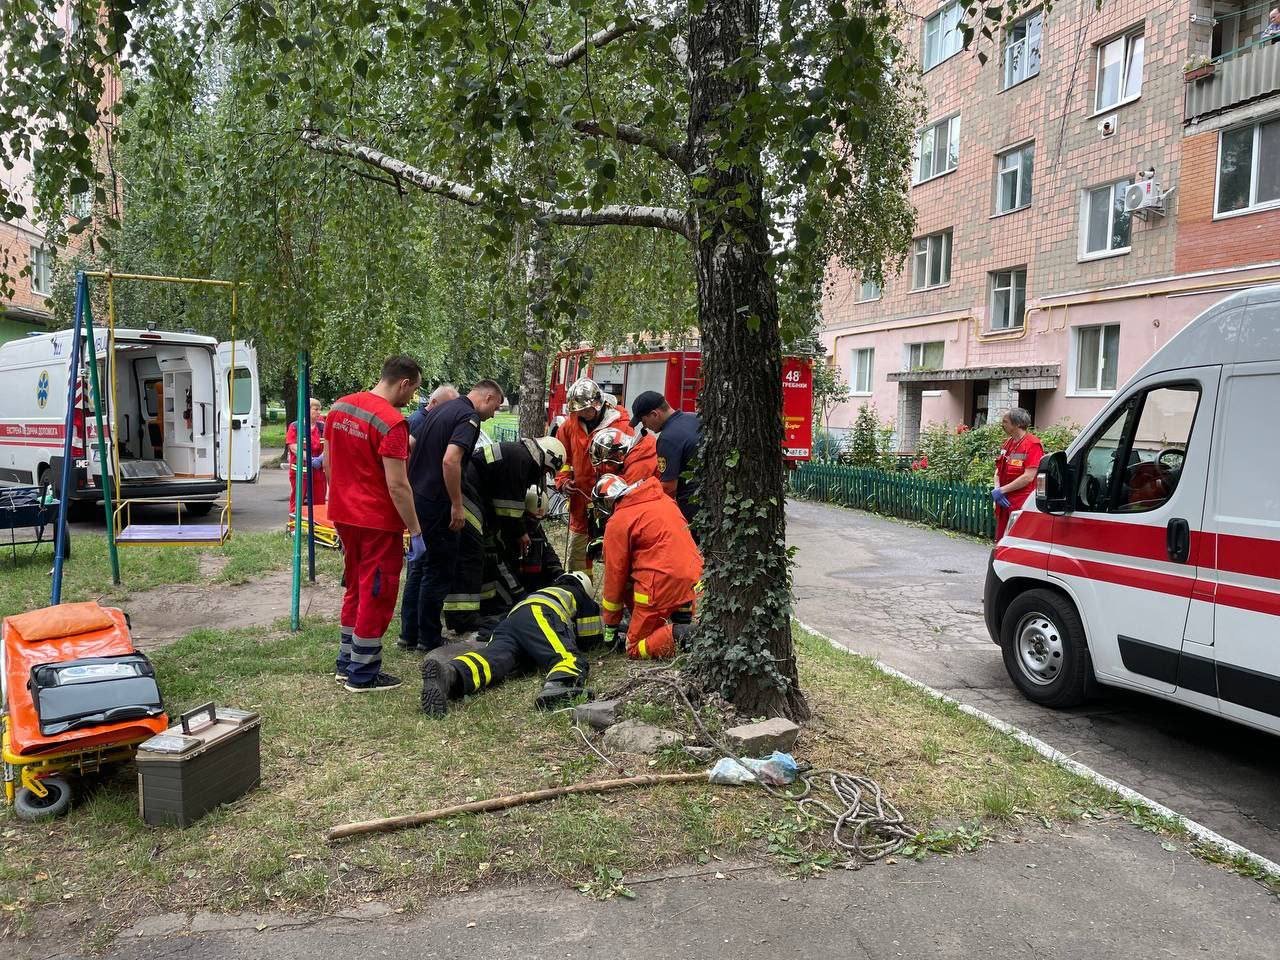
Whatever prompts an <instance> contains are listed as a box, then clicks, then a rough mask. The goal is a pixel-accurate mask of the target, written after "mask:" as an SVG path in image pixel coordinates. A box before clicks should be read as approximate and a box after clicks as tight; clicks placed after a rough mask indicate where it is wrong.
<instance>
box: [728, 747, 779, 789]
mask: <svg viewBox="0 0 1280 960" xmlns="http://www.w3.org/2000/svg"><path fill="white" fill-rule="evenodd" d="M798 769H799V768H798V767H797V766H796V761H795V757H793V756H791V754H789V753H782V752H780V751H778V750H775V751H774V752H773V755H772V756H770V757H766V758H765V759H762V760H756V759H752V758H751V757H743V758H742V762H741V763H739V762H738V761H737V760H734V759H732V758H730V757H722V758H721V759H720V760H719V761H717V762H716V765H715V766H714V767H712V768H711V782H712V783H723V784H727V785H729V786H733V787H740V786H743V785H745V784H748V783H755V782H756V781H757V780H758V781H760V782H761V783H764V784H767V785H769V786H771V787H783V786H786V785H787V784H788V783H791V782H792V781H793V780H795V778H796V773H797V771H798Z"/></svg>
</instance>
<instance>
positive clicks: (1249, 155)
mask: <svg viewBox="0 0 1280 960" xmlns="http://www.w3.org/2000/svg"><path fill="white" fill-rule="evenodd" d="M1277 202H1280V117H1272V118H1271V119H1269V120H1264V121H1262V122H1261V123H1252V124H1250V125H1249V126H1247V127H1236V128H1235V129H1234V130H1224V131H1223V132H1222V134H1221V136H1220V138H1219V141H1218V203H1217V207H1216V210H1217V212H1218V213H1235V212H1237V211H1240V210H1252V209H1254V208H1255V207H1270V206H1274V205H1275V204H1276V203H1277Z"/></svg>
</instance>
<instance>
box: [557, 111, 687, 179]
mask: <svg viewBox="0 0 1280 960" xmlns="http://www.w3.org/2000/svg"><path fill="white" fill-rule="evenodd" d="M573 129H575V130H577V131H578V132H579V133H581V134H585V135H586V136H589V137H607V138H609V139H611V140H618V141H620V142H622V143H629V144H631V145H632V146H636V147H648V148H649V149H650V150H652V151H653V152H654V153H656V154H658V155H659V156H660V157H665V158H666V159H667V160H670V161H671V162H672V163H674V164H675V165H676V166H677V167H679V168H680V169H681V170H683V171H684V172H685V173H688V172H689V169H690V166H691V164H690V163H689V153H688V151H686V150H685V149H684V147H681V146H677V145H676V144H673V143H667V142H666V141H665V140H662V139H661V138H659V137H655V136H653V135H652V134H649V133H646V132H645V131H644V129H643V128H642V127H637V126H634V125H632V124H630V123H619V124H617V125H616V126H615V127H614V128H613V132H612V133H609V132H607V131H606V129H605V126H604V124H602V123H601V122H600V121H599V120H575V121H574V123H573Z"/></svg>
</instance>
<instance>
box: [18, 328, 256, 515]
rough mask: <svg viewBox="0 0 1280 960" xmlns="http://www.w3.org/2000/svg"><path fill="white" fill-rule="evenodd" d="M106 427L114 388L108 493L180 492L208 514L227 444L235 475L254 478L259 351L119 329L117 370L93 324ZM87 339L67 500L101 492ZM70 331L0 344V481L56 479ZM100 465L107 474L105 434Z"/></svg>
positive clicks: (192, 507)
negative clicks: (114, 451)
mask: <svg viewBox="0 0 1280 960" xmlns="http://www.w3.org/2000/svg"><path fill="white" fill-rule="evenodd" d="M94 346H95V353H96V356H97V358H98V377H99V380H98V382H99V384H100V385H101V388H102V392H103V412H102V413H103V416H102V422H103V429H104V431H106V433H107V434H108V441H110V440H111V439H112V438H111V437H110V432H111V423H112V416H111V409H110V404H111V402H112V398H113V397H114V398H115V402H116V404H117V407H116V410H115V417H114V422H115V424H116V428H115V429H116V436H115V437H114V440H115V442H116V444H117V448H118V452H119V462H120V481H119V483H118V484H117V487H118V489H119V492H118V494H117V499H146V498H156V497H165V498H177V499H180V500H182V501H183V503H184V504H185V505H186V507H187V509H188V510H189V512H191V513H192V514H194V515H197V516H200V515H203V514H205V513H208V512H209V510H210V509H211V507H212V506H213V502H214V500H216V499H217V497H218V496H219V495H220V493H222V491H223V490H224V489H225V486H226V479H227V458H228V454H230V462H231V473H232V477H231V478H232V479H233V480H245V481H250V480H256V479H257V476H258V462H259V453H258V435H259V430H260V422H261V413H260V409H261V401H260V398H259V396H258V364H257V355H256V353H255V351H254V349H253V347H252V346H251V345H249V344H248V343H245V342H243V341H237V342H236V344H235V369H234V370H233V369H232V367H231V362H232V361H231V353H232V345H231V343H229V342H228V343H219V342H218V341H217V340H215V339H214V338H213V337H204V336H199V335H197V334H194V333H169V332H163V331H158V330H150V329H148V330H125V329H120V330H117V331H116V335H115V353H116V356H115V364H114V373H115V377H116V380H117V382H116V384H115V385H114V389H113V386H112V384H111V382H110V376H111V373H112V365H111V364H109V363H107V361H106V354H107V334H106V331H104V330H97V331H95V332H94ZM88 353H89V351H88V349H87V344H86V345H85V350H84V357H83V359H82V363H81V364H80V369H79V370H77V371H76V383H75V399H74V402H73V415H72V457H73V458H74V462H73V465H72V466H73V470H72V484H71V490H70V498H69V500H70V502H71V503H73V504H75V503H87V504H92V503H97V502H99V501H100V500H101V498H102V491H101V486H100V480H99V478H100V476H101V467H100V466H99V460H98V445H97V428H96V425H95V418H94V410H93V404H92V394H91V392H90V383H89V362H88ZM70 354H71V331H70V330H60V331H57V332H54V333H41V334H31V335H29V336H27V337H24V338H22V339H20V340H13V341H10V342H9V343H5V344H3V345H0V485H7V486H13V485H29V486H30V485H38V486H40V487H41V488H42V489H43V488H47V487H49V486H50V485H52V486H53V488H54V490H55V492H58V491H59V490H60V487H61V479H62V478H61V465H62V453H63V438H64V436H65V425H66V420H67V387H68V383H69V381H70V378H71V360H70ZM106 449H107V460H108V463H107V473H108V475H110V474H112V472H113V470H114V465H113V464H112V463H111V462H110V461H111V459H112V458H111V447H110V443H109V442H108V445H107V447H106Z"/></svg>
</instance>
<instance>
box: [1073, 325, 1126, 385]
mask: <svg viewBox="0 0 1280 960" xmlns="http://www.w3.org/2000/svg"><path fill="white" fill-rule="evenodd" d="M1119 360H1120V324H1118V323H1110V324H1107V325H1106V326H1098V327H1076V377H1075V383H1076V392H1077V393H1111V392H1112V391H1113V390H1115V388H1116V383H1117V377H1116V372H1117V370H1118V369H1119Z"/></svg>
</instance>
